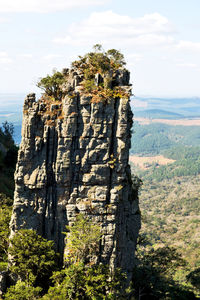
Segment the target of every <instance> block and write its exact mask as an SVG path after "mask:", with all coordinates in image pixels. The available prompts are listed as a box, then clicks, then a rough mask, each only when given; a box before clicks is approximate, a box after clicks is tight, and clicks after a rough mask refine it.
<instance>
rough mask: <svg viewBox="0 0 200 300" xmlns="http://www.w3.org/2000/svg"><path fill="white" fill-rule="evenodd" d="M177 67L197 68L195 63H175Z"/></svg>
mask: <svg viewBox="0 0 200 300" xmlns="http://www.w3.org/2000/svg"><path fill="white" fill-rule="evenodd" d="M177 67H183V68H197V64H192V63H181V64H177Z"/></svg>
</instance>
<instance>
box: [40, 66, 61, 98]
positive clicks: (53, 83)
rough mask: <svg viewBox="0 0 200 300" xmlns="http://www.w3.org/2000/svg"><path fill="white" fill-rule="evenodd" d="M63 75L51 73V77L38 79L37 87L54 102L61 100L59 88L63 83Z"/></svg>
mask: <svg viewBox="0 0 200 300" xmlns="http://www.w3.org/2000/svg"><path fill="white" fill-rule="evenodd" d="M64 80H65V79H64V75H63V73H61V72H56V71H55V70H54V71H53V75H52V76H50V75H47V76H46V77H43V78H41V79H40V81H39V82H38V83H37V87H39V88H41V89H42V90H44V92H45V94H46V95H47V96H50V97H53V98H54V99H55V100H61V97H62V91H61V88H60V86H61V85H62V84H63V83H64Z"/></svg>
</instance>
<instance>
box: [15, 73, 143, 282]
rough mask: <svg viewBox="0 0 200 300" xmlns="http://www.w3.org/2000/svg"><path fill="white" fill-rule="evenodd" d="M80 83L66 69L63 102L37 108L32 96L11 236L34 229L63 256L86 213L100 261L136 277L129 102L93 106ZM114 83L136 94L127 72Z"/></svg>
mask: <svg viewBox="0 0 200 300" xmlns="http://www.w3.org/2000/svg"><path fill="white" fill-rule="evenodd" d="M96 78H97V79H96V80H97V84H98V81H101V80H102V79H101V80H100V79H99V76H98V75H97V76H96ZM81 80H82V75H81V74H78V72H75V71H74V70H67V79H66V83H65V84H63V86H62V91H63V96H62V99H61V100H60V101H54V102H52V103H51V104H50V100H49V99H45V97H42V98H41V99H40V100H38V101H36V99H35V95H34V94H29V95H28V96H27V98H26V99H25V103H24V114H23V126H22V142H21V145H20V150H19V154H18V163H17V168H16V172H15V182H16V188H15V195H14V208H13V213H12V219H11V224H10V228H11V236H12V235H13V234H14V233H15V232H16V231H17V230H19V229H21V228H28V229H35V230H37V232H38V234H40V235H42V236H44V237H45V238H47V239H51V240H54V241H55V244H56V247H57V250H58V251H59V252H60V253H61V254H62V255H63V253H64V252H65V251H67V249H65V241H64V235H63V233H62V232H63V231H65V226H66V225H71V224H73V222H74V220H75V216H76V215H77V214H78V213H84V214H86V215H87V216H89V217H90V218H92V219H93V221H94V222H95V223H97V224H99V225H100V226H101V228H102V233H103V236H102V240H101V245H100V255H99V257H98V261H100V262H103V263H108V264H109V265H110V266H111V267H112V268H116V267H121V268H122V269H123V270H124V271H126V272H127V273H128V274H129V276H131V271H132V267H133V265H134V251H135V246H136V239H137V236H138V231H139V228H140V214H139V208H138V197H137V193H135V191H134V188H133V187H132V181H131V172H130V166H129V164H128V158H129V148H130V138H131V132H130V130H131V126H132V117H133V115H132V112H131V108H130V104H129V99H128V98H125V97H124V98H123V97H122V98H113V99H109V100H108V101H107V102H106V103H103V102H96V103H92V102H91V96H89V95H87V94H85V93H84V91H83V90H82V89H81V86H80V83H81ZM115 84H117V85H118V86H121V87H123V88H124V89H125V90H127V91H129V90H130V85H129V73H128V72H127V71H126V70H125V69H123V68H121V69H120V70H118V72H117V73H116V74H115Z"/></svg>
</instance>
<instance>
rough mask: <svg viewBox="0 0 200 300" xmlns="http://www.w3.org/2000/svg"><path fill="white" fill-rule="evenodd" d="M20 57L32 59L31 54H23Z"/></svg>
mask: <svg viewBox="0 0 200 300" xmlns="http://www.w3.org/2000/svg"><path fill="white" fill-rule="evenodd" d="M20 56H21V57H23V58H32V57H33V54H30V53H24V54H20Z"/></svg>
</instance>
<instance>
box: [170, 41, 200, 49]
mask: <svg viewBox="0 0 200 300" xmlns="http://www.w3.org/2000/svg"><path fill="white" fill-rule="evenodd" d="M176 48H177V49H180V50H192V51H193V50H194V51H200V43H199V42H191V41H179V42H178V44H177V45H176Z"/></svg>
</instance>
